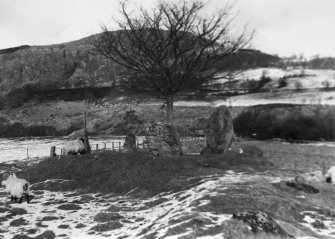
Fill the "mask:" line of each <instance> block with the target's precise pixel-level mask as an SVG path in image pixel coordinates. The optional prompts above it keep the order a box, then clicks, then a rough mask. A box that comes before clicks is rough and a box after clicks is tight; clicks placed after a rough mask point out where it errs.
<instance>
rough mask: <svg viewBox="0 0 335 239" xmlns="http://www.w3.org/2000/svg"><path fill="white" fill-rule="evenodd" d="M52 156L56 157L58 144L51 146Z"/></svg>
mask: <svg viewBox="0 0 335 239" xmlns="http://www.w3.org/2000/svg"><path fill="white" fill-rule="evenodd" d="M50 157H56V146H51V149H50Z"/></svg>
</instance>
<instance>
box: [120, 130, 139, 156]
mask: <svg viewBox="0 0 335 239" xmlns="http://www.w3.org/2000/svg"><path fill="white" fill-rule="evenodd" d="M122 151H123V152H136V136H135V135H134V134H128V135H127V136H126V140H125V141H124V144H123V150H122Z"/></svg>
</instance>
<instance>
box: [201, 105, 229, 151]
mask: <svg viewBox="0 0 335 239" xmlns="http://www.w3.org/2000/svg"><path fill="white" fill-rule="evenodd" d="M204 131H205V136H206V143H207V146H206V147H205V148H204V149H203V150H202V152H201V153H202V154H208V153H209V154H222V153H224V152H227V151H228V149H229V147H230V145H231V143H232V140H233V136H234V128H233V120H232V117H231V114H230V112H229V110H228V108H227V107H226V106H220V107H219V108H217V109H216V110H215V111H214V112H213V114H212V115H211V117H210V118H209V120H208V121H207V125H206V127H205V129H204Z"/></svg>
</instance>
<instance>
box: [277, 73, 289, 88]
mask: <svg viewBox="0 0 335 239" xmlns="http://www.w3.org/2000/svg"><path fill="white" fill-rule="evenodd" d="M286 86H287V78H286V77H285V76H283V77H281V78H280V79H279V80H278V88H284V87H286Z"/></svg>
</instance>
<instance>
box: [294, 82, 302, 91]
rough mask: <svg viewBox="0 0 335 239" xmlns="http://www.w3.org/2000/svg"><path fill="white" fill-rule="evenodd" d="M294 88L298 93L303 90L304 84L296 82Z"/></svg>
mask: <svg viewBox="0 0 335 239" xmlns="http://www.w3.org/2000/svg"><path fill="white" fill-rule="evenodd" d="M294 88H295V90H296V91H300V90H301V89H302V84H301V82H300V81H296V82H294Z"/></svg>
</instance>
